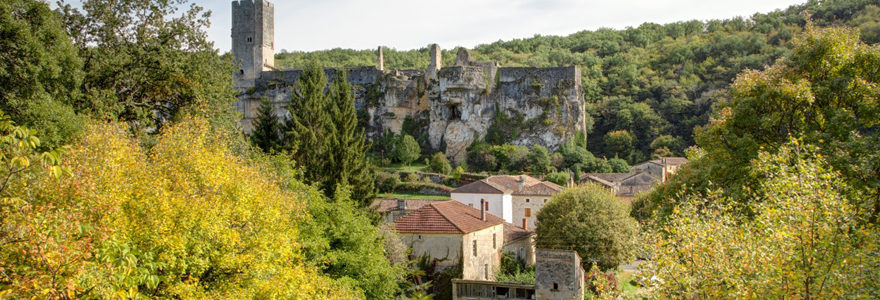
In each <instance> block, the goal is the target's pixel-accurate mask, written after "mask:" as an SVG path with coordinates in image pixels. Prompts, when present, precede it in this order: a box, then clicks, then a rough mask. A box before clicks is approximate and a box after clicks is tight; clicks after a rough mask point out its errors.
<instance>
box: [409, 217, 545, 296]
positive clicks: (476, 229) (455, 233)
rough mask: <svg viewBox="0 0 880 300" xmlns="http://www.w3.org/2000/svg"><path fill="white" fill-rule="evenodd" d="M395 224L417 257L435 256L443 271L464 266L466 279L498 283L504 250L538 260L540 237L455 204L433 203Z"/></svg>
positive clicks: (524, 259)
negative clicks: (535, 248) (537, 242)
mask: <svg viewBox="0 0 880 300" xmlns="http://www.w3.org/2000/svg"><path fill="white" fill-rule="evenodd" d="M484 207H485V206H484ZM394 226H395V228H396V229H397V232H398V233H399V234H400V236H401V239H402V240H403V242H404V244H406V245H407V246H409V247H410V248H411V249H412V255H413V256H414V257H418V256H422V255H428V256H430V257H431V259H432V260H433V261H434V262H436V264H437V265H436V266H437V270H438V271H439V270H441V269H444V268H447V267H451V266H454V265H456V264H458V263H459V262H460V263H461V264H462V278H463V279H469V280H494V279H495V273H497V272H498V268H499V265H500V264H501V254H502V252H503V251H509V252H513V253H514V254H516V256H517V257H518V258H520V259H521V260H523V261H524V262H526V263H527V264H534V262H535V250H534V245H535V244H534V240H535V236H534V233H532V232H530V231H527V230H525V229H522V228H518V227H516V226H514V225H513V224H510V223H505V222H504V220H502V219H501V218H499V217H497V216H494V215H492V214H489V213H488V212H487V211H486V210H485V209H483V210H478V209H476V208H473V207H471V206H468V205H464V204H462V203H461V202H458V201H455V200H448V201H433V202H431V203H429V204H427V205H424V206H422V207H421V208H419V209H418V210H416V211H414V212H412V213H409V214H407V215H406V216H404V217H402V218H399V219H397V220H396V221H394Z"/></svg>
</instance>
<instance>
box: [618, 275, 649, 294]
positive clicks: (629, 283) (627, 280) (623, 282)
mask: <svg viewBox="0 0 880 300" xmlns="http://www.w3.org/2000/svg"><path fill="white" fill-rule="evenodd" d="M616 276H617V284H618V285H620V290H621V295H622V296H623V298H624V299H637V298H639V295H644V291H641V290H642V287H640V286H638V285H636V284H634V281H636V280H638V278H636V274H635V273H633V272H632V271H624V270H620V271H618V272H617V274H616Z"/></svg>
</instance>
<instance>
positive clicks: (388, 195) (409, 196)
mask: <svg viewBox="0 0 880 300" xmlns="http://www.w3.org/2000/svg"><path fill="white" fill-rule="evenodd" d="M379 198H386V199H428V200H449V199H450V198H449V196H438V195H420V194H404V193H394V194H392V193H382V194H379Z"/></svg>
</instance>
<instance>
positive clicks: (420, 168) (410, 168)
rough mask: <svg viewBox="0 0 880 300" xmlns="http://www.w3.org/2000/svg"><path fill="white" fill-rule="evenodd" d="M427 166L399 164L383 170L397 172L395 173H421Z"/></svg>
mask: <svg viewBox="0 0 880 300" xmlns="http://www.w3.org/2000/svg"><path fill="white" fill-rule="evenodd" d="M427 168H428V166H427V165H425V164H424V163H416V162H414V163H411V164H410V165H408V166H407V165H404V164H401V163H397V164H391V165H390V166H387V167H383V168H382V169H383V170H386V171H397V172H422V171H425V169H427Z"/></svg>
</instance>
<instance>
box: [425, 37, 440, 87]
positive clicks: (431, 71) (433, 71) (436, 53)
mask: <svg viewBox="0 0 880 300" xmlns="http://www.w3.org/2000/svg"><path fill="white" fill-rule="evenodd" d="M429 47H430V48H431V64H429V65H428V72H427V78H426V79H428V80H431V79H434V80H436V79H437V72H439V71H440V68H443V52H442V51H440V45H437V44H431V45H430V46H429Z"/></svg>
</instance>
